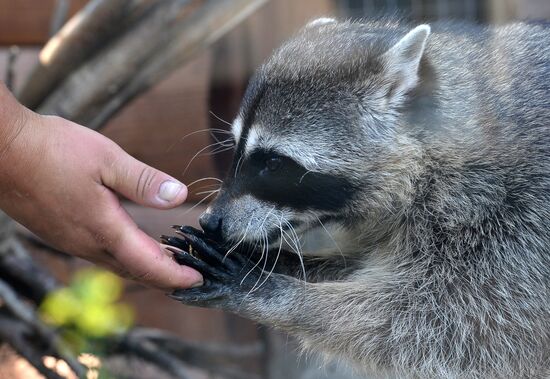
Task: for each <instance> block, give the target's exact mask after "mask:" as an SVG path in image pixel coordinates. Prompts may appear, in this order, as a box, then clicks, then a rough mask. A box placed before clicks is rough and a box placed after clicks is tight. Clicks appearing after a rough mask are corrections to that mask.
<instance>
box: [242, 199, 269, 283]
mask: <svg viewBox="0 0 550 379" xmlns="http://www.w3.org/2000/svg"><path fill="white" fill-rule="evenodd" d="M274 210H275V206H273V207H272V208H271V209H270V210H269V211H268V212H267V213H266V215H265V217H264V219H263V220H262V223H261V224H260V226H259V227H258V230H260V231H261V232H262V238H261V239H260V241H261V242H262V243H263V242H264V240H263V233H264V231H263V226H264V223H265V221H266V220H267V218H268V217H269V215H270V214H271V212H273V211H274ZM266 236H267V233H266ZM265 248H266V246H265V245H264V246H263V247H262V254H261V256H260V258H259V259H258V261H257V262H256V264H255V265H254V266H253V267H252V268H251V269H250V270H248V272H247V273H246V275H245V276H244V277H243V278H242V280H241V284H243V282H244V280H245V279H246V278H247V277H248V275H250V273H251V272H253V271H254V270H255V269H256V268H257V267H258V266H259V264H260V262H261V261H262V259H263V257H264V251H265ZM260 277H261V274H260ZM252 288H254V286H253V287H252ZM249 294H250V291H249Z"/></svg>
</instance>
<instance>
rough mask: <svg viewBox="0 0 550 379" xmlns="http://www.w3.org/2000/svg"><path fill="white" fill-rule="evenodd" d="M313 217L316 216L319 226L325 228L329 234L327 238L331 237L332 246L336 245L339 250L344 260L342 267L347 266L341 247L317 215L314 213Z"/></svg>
mask: <svg viewBox="0 0 550 379" xmlns="http://www.w3.org/2000/svg"><path fill="white" fill-rule="evenodd" d="M315 217H316V218H317V221H319V224H321V226H322V227H323V229H325V232H326V233H327V235H328V236H329V238H330V239H331V241H332V243H333V244H334V246H336V248H337V249H338V251H339V252H340V255H341V256H342V259H343V260H344V267H347V264H346V257H345V256H344V253H342V249H340V246H338V244H337V243H336V240H335V239H334V238H333V237H332V234H330V233H329V231H328V229H327V228H326V227H325V224H323V223H322V222H321V219H320V218H319V216H317V215H315Z"/></svg>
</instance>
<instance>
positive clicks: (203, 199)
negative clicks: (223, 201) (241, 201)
mask: <svg viewBox="0 0 550 379" xmlns="http://www.w3.org/2000/svg"><path fill="white" fill-rule="evenodd" d="M215 193H216V192H212V193H211V194H210V195H206V196H205V197H203V198H202V200H201V201H199V202H198V203H197V204H195V205H193V206H192V207H191V208H189V209H188V210H186V211H185V212H184V213H183V214H184V215H186V214H188V213H189V212H191V211H192V210H193V209H195V208H196V207H198V206H199V205H201V204H202V203H204V202H205V201H206V200H207V199H208V198H209V197H212V195H214V194H215Z"/></svg>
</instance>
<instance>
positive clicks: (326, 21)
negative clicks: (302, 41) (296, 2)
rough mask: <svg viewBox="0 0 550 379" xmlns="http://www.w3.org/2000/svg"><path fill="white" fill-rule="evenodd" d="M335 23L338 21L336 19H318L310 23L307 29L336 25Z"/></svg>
mask: <svg viewBox="0 0 550 379" xmlns="http://www.w3.org/2000/svg"><path fill="white" fill-rule="evenodd" d="M334 23H336V20H335V19H334V18H329V17H321V18H318V19H315V20H313V21H310V22H308V23H307V25H306V28H313V27H315V26H321V25H327V24H334Z"/></svg>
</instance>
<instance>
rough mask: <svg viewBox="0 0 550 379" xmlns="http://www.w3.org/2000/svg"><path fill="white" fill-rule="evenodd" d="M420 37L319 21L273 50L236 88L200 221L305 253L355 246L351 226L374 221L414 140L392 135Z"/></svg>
mask: <svg viewBox="0 0 550 379" xmlns="http://www.w3.org/2000/svg"><path fill="white" fill-rule="evenodd" d="M429 33H430V28H429V26H428V25H421V26H418V27H416V28H414V29H413V30H411V31H410V32H409V33H406V31H400V30H393V29H388V28H387V27H386V26H385V25H384V26H381V27H380V28H379V29H377V28H375V27H367V26H365V25H361V24H354V23H337V22H335V21H332V20H326V19H323V21H322V22H317V21H315V22H313V23H312V24H310V25H308V26H306V27H305V28H304V29H303V30H302V31H301V32H300V33H298V35H297V36H296V37H295V38H294V39H292V40H290V41H288V42H287V43H285V44H284V45H283V46H282V47H281V48H279V49H278V50H277V51H276V52H275V53H274V55H273V56H272V57H271V58H270V59H269V60H268V61H267V62H266V63H264V65H263V66H261V67H260V69H259V70H258V71H257V72H256V74H255V75H254V77H253V78H252V79H251V82H250V84H249V87H248V89H247V91H246V93H245V96H244V99H243V102H242V105H241V109H240V111H239V115H238V117H237V118H236V119H235V121H234V123H233V125H232V131H233V134H234V138H235V141H236V151H235V156H234V161H233V164H232V167H231V170H230V172H229V174H228V176H227V178H226V180H225V181H224V184H223V185H222V188H221V189H220V192H219V193H218V196H217V198H216V199H215V200H214V201H213V202H212V203H211V205H210V206H209V207H208V209H207V211H206V212H205V213H204V214H203V215H202V216H201V218H200V223H201V226H202V227H203V229H204V230H205V231H206V232H207V233H209V234H210V235H211V236H213V237H215V238H217V239H219V240H222V241H231V242H233V243H237V242H239V241H243V242H247V243H262V244H265V245H271V246H275V245H278V244H281V243H286V244H287V245H290V247H291V248H298V249H300V250H304V252H307V251H310V250H311V251H313V252H315V253H316V254H319V253H321V252H323V251H326V252H328V253H333V252H337V251H338V250H340V251H343V250H350V251H351V250H353V249H356V246H354V245H356V244H357V242H358V241H357V240H356V238H351V236H352V235H353V236H355V237H356V236H357V232H358V230H357V228H358V227H360V226H363V229H365V228H364V225H365V224H368V225H371V226H372V227H371V229H372V230H375V229H377V228H376V225H377V224H380V223H382V222H383V220H384V219H387V218H388V217H391V215H392V214H394V213H395V209H396V203H398V202H399V201H402V198H403V197H404V195H403V194H404V193H405V192H406V191H407V188H406V187H407V183H405V182H404V179H403V177H404V176H406V171H407V170H409V169H410V168H409V167H408V165H407V162H408V158H407V157H410V156H413V155H414V147H412V146H413V144H411V143H408V141H406V137H403V135H402V133H399V132H398V130H399V128H400V120H399V119H400V117H399V116H400V108H401V107H402V106H403V104H404V103H405V101H406V98H407V93H408V92H409V91H410V90H412V89H414V88H415V86H416V85H417V82H418V71H419V65H420V61H421V58H422V54H423V50H424V46H425V43H426V39H427V37H428V35H429ZM380 229H381V228H380ZM367 234H368V233H367Z"/></svg>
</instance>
